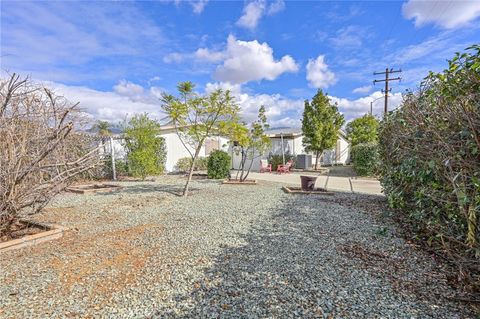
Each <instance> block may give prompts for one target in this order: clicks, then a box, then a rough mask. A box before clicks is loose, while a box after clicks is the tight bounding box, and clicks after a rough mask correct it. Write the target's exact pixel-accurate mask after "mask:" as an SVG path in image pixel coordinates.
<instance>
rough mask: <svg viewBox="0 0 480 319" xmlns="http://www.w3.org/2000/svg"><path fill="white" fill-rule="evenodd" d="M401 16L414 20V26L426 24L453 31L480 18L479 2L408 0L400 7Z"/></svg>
mask: <svg viewBox="0 0 480 319" xmlns="http://www.w3.org/2000/svg"><path fill="white" fill-rule="evenodd" d="M402 12H403V16H404V17H405V18H407V19H414V20H415V26H417V27H421V26H423V25H425V24H428V23H433V24H436V25H438V26H440V27H442V28H446V29H453V28H457V27H461V26H465V25H467V24H468V22H471V21H473V20H474V19H476V18H477V17H479V16H480V1H478V0H471V1H462V0H460V1H441V0H437V1H422V0H409V1H408V2H406V3H404V4H403V5H402Z"/></svg>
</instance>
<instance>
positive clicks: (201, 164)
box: [195, 156, 208, 171]
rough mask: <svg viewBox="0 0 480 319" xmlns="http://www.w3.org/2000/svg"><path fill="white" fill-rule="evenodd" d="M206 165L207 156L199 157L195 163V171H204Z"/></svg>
mask: <svg viewBox="0 0 480 319" xmlns="http://www.w3.org/2000/svg"><path fill="white" fill-rule="evenodd" d="M207 165H208V156H199V157H198V158H197V161H196V162H195V170H196V171H206V170H207Z"/></svg>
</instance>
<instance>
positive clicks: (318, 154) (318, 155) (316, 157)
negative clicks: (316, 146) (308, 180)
mask: <svg viewBox="0 0 480 319" xmlns="http://www.w3.org/2000/svg"><path fill="white" fill-rule="evenodd" d="M319 158H320V151H317V154H316V156H315V170H317V166H318V159H319Z"/></svg>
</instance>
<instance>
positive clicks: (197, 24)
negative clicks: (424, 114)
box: [0, 0, 480, 126]
mask: <svg viewBox="0 0 480 319" xmlns="http://www.w3.org/2000/svg"><path fill="white" fill-rule="evenodd" d="M479 16H480V1H453V0H450V1H448V0H445V1H417V0H409V1H368V2H364V1H328V2H326V1H290V2H289V1H282V0H273V1H258V0H257V1H245V2H242V1H238V2H234V1H206V0H201V1H145V2H124V1H116V2H106V1H102V2H100V1H98V2H90V1H82V2H76V1H63V2H53V1H37V2H27V1H4V0H3V1H1V54H0V58H1V68H2V71H3V74H5V73H6V72H9V73H12V72H17V73H21V74H23V75H30V76H31V77H32V78H33V79H34V80H36V81H41V82H43V83H45V84H47V85H49V86H51V87H53V88H55V89H56V91H57V92H58V93H59V94H63V95H65V96H66V97H68V98H69V99H70V100H72V101H74V102H77V101H78V102H80V105H81V106H82V107H83V108H84V109H85V111H86V112H87V113H89V114H90V115H91V116H92V118H94V119H104V120H109V121H119V120H121V119H123V118H125V116H128V115H131V114H133V113H136V112H148V113H150V114H152V116H156V117H161V113H160V106H159V101H158V97H159V96H160V94H161V92H163V91H168V92H172V93H173V92H174V91H175V86H176V84H177V83H178V82H180V81H186V80H190V81H193V82H195V83H196V84H197V90H198V91H200V92H204V91H210V90H212V89H214V88H218V87H221V88H228V89H230V90H232V92H233V93H234V94H235V95H236V97H237V98H238V102H239V104H240V105H241V107H242V112H243V115H244V117H245V119H247V120H250V119H252V118H253V117H254V115H255V113H256V111H257V110H258V107H259V106H260V105H262V104H264V105H265V106H266V107H267V111H268V112H267V115H268V117H269V120H270V122H271V124H272V125H274V126H298V125H299V123H300V122H299V119H300V117H301V114H302V111H303V101H304V100H305V99H309V98H311V97H312V96H313V95H314V94H315V92H316V90H317V89H318V88H321V89H323V90H324V91H326V92H328V94H329V95H330V96H332V100H333V101H334V102H337V103H338V105H339V108H340V110H341V111H342V112H343V113H344V114H345V117H346V118H347V119H352V118H355V117H358V116H361V115H363V114H364V113H365V112H367V111H368V109H369V103H370V101H372V100H374V99H376V98H379V97H381V93H380V92H379V90H380V89H381V85H380V86H379V85H377V86H373V85H372V80H373V79H374V76H373V75H372V73H373V72H374V71H381V70H384V69H385V68H386V67H391V68H401V69H402V70H403V73H402V74H401V76H402V78H403V80H402V82H400V83H397V82H395V83H393V90H392V98H391V101H392V104H391V105H392V106H393V107H394V106H396V105H398V103H399V102H400V101H401V92H403V91H404V90H405V89H408V88H410V89H414V88H415V87H416V86H417V85H418V83H419V81H420V80H421V79H422V78H423V77H424V76H426V75H427V73H428V71H429V70H433V71H440V70H442V69H443V68H445V67H446V65H447V64H446V60H447V59H449V58H452V57H453V54H454V52H456V51H461V50H463V49H464V48H466V47H467V46H469V45H472V44H474V43H479V42H480V19H479ZM381 110H382V101H381V99H380V100H378V101H376V102H375V103H374V111H375V113H376V114H380V113H381Z"/></svg>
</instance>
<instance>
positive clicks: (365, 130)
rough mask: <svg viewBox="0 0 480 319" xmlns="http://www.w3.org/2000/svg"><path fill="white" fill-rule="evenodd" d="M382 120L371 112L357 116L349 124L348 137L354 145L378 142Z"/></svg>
mask: <svg viewBox="0 0 480 319" xmlns="http://www.w3.org/2000/svg"><path fill="white" fill-rule="evenodd" d="M379 126H380V122H379V121H378V120H377V119H376V118H375V117H374V116H373V115H370V114H365V115H364V116H362V117H359V118H356V119H355V120H353V121H351V122H350V123H348V124H347V129H346V130H347V138H348V140H349V141H350V145H351V146H352V147H353V146H355V145H358V144H361V143H377V142H378V128H379Z"/></svg>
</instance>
